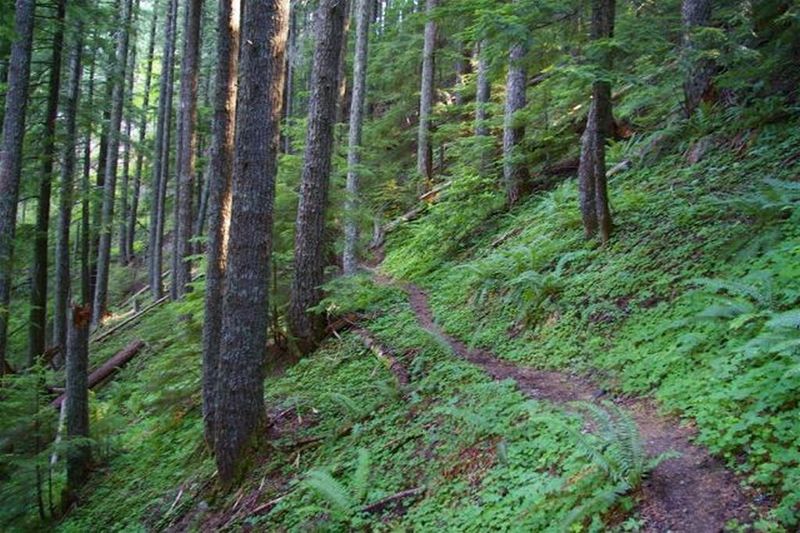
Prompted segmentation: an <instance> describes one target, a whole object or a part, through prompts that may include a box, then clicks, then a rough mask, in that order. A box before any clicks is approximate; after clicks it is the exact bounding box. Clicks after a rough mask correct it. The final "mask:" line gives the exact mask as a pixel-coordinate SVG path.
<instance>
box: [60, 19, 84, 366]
mask: <svg viewBox="0 0 800 533" xmlns="http://www.w3.org/2000/svg"><path fill="white" fill-rule="evenodd" d="M82 32H83V23H82V21H81V20H80V19H79V20H78V22H77V26H76V28H75V42H74V43H73V45H72V50H71V52H70V56H69V82H68V86H67V99H66V102H65V104H66V105H65V106H64V116H65V118H66V131H65V132H64V164H63V165H62V167H61V194H60V201H59V206H58V230H57V235H56V278H55V303H54V305H53V344H54V345H55V346H56V347H57V348H58V349H60V350H61V355H62V357H63V355H64V354H65V352H66V347H67V305H68V304H69V293H70V263H69V227H70V224H71V221H72V199H73V196H74V195H73V188H74V184H73V174H74V173H75V162H76V154H75V148H76V141H77V120H76V118H77V115H78V101H79V99H80V92H81V74H82V68H83V67H82V65H81V58H82V54H83V34H82Z"/></svg>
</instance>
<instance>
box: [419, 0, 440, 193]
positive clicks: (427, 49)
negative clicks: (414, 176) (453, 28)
mask: <svg viewBox="0 0 800 533" xmlns="http://www.w3.org/2000/svg"><path fill="white" fill-rule="evenodd" d="M436 5H437V0H426V3H425V13H426V16H427V17H428V21H427V22H426V23H425V40H424V43H423V49H422V81H421V85H420V94H419V131H418V133H417V172H418V173H419V175H420V177H421V178H422V180H423V187H424V188H425V190H427V189H429V188H430V185H431V181H432V179H433V149H432V147H431V131H430V130H431V110H432V109H433V90H434V85H433V81H434V79H433V77H434V59H435V57H434V54H435V48H436V22H435V21H434V20H433V10H434V9H435V8H436Z"/></svg>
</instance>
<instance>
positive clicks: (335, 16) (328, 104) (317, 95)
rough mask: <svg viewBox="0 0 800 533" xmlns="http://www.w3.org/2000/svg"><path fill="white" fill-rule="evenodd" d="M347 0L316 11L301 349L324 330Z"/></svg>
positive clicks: (300, 246) (296, 291)
mask: <svg viewBox="0 0 800 533" xmlns="http://www.w3.org/2000/svg"><path fill="white" fill-rule="evenodd" d="M345 7H346V6H345V2H344V0H321V2H320V4H319V8H318V9H317V14H316V17H315V18H316V28H315V34H316V36H317V42H316V47H315V50H314V68H313V71H312V74H311V76H312V77H311V87H312V92H311V99H310V101H309V109H308V130H307V132H306V150H305V158H304V162H303V172H302V177H301V183H300V202H299V205H298V207H297V224H296V231H295V241H294V277H293V279H292V294H291V301H290V303H289V317H288V318H289V326H290V329H291V333H292V336H293V337H294V339H295V341H296V343H297V350H298V352H299V353H301V354H305V353H308V352H309V351H310V350H311V349H312V348H313V347H314V345H315V343H316V341H317V340H318V338H319V336H320V335H321V333H322V332H323V330H324V324H323V317H322V316H320V315H319V314H317V313H310V312H309V311H308V309H309V308H311V307H314V306H315V305H317V304H318V303H319V302H320V300H321V299H322V289H321V285H322V283H323V281H324V279H323V275H324V268H325V252H324V247H325V237H324V233H325V211H326V207H327V202H328V185H329V181H330V173H331V155H332V152H333V133H334V131H333V128H334V122H335V120H336V97H337V89H338V80H337V76H338V70H339V54H340V53H341V49H342V47H341V40H342V38H343V36H344V19H345V15H346V10H345Z"/></svg>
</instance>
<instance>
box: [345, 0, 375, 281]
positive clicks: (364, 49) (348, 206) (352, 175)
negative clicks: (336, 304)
mask: <svg viewBox="0 0 800 533" xmlns="http://www.w3.org/2000/svg"><path fill="white" fill-rule="evenodd" d="M357 1H358V5H357V7H356V9H357V11H356V50H355V60H354V63H353V91H352V95H351V100H350V132H349V135H348V143H347V144H348V147H347V184H346V189H347V190H346V192H347V197H346V199H345V226H344V253H343V256H342V265H343V267H344V273H345V274H347V275H349V274H354V273H355V272H356V269H357V267H358V258H357V254H356V250H357V247H358V220H357V211H358V206H359V201H358V177H359V176H358V165H359V162H360V159H361V154H360V150H361V130H362V126H363V123H364V100H365V97H366V90H367V58H368V47H369V21H370V18H371V15H372V14H371V11H372V9H371V8H372V0H357Z"/></svg>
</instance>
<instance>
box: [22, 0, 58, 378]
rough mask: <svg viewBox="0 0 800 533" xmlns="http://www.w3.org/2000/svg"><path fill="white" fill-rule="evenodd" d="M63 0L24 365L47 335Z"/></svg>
mask: <svg viewBox="0 0 800 533" xmlns="http://www.w3.org/2000/svg"><path fill="white" fill-rule="evenodd" d="M66 8H67V6H66V1H65V0H58V2H57V3H56V17H55V21H54V24H55V29H54V31H53V41H52V49H51V52H50V68H49V71H50V73H49V74H50V78H49V80H48V82H47V85H48V88H47V110H46V111H45V118H44V127H43V134H44V136H43V139H42V154H41V158H42V159H41V160H42V174H41V176H40V178H39V201H38V204H37V207H36V233H35V236H34V241H33V261H32V267H31V295H30V296H31V299H30V302H31V306H30V312H29V314H28V367H31V366H33V364H34V362H35V361H36V358H37V357H39V356H40V355H42V354H43V353H44V350H45V343H46V339H47V262H48V257H47V241H48V233H49V229H50V196H51V191H52V184H53V163H54V160H55V136H56V117H57V115H58V94H59V89H60V88H61V50H62V48H63V47H64V16H65V14H66Z"/></svg>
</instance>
